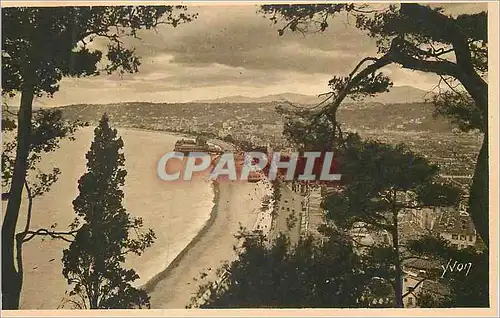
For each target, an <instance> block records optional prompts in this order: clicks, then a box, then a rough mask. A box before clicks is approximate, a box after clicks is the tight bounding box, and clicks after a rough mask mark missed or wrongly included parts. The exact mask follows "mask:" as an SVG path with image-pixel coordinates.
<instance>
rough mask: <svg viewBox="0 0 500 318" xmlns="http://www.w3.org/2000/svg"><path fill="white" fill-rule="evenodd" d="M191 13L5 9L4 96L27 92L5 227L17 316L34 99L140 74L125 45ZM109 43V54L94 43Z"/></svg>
mask: <svg viewBox="0 0 500 318" xmlns="http://www.w3.org/2000/svg"><path fill="white" fill-rule="evenodd" d="M185 10H186V8H185V7H183V6H93V7H38V8H37V7H15V8H5V9H4V10H2V95H3V96H4V95H8V96H13V95H14V94H16V93H20V95H21V102H20V108H19V112H18V114H17V144H16V155H15V161H14V168H13V171H12V182H11V186H10V189H9V193H8V197H9V200H8V203H7V208H6V212H5V216H4V220H3V223H2V278H3V279H2V306H3V308H4V309H17V308H18V307H19V295H20V291H21V279H20V275H19V273H18V271H17V270H16V267H15V260H14V249H15V248H14V245H15V242H14V241H15V238H14V237H15V231H16V226H17V220H18V217H19V208H20V204H21V198H22V191H23V187H24V180H25V176H26V171H27V169H28V156H29V150H30V144H31V142H30V136H31V121H32V108H33V105H32V104H33V98H34V97H35V96H41V95H43V94H47V95H49V96H52V95H53V94H54V93H55V92H56V91H57V90H58V88H59V86H58V83H59V81H60V80H61V79H62V78H63V77H65V76H76V77H80V76H91V75H97V74H99V72H100V70H98V68H97V65H98V62H100V61H101V60H104V62H105V66H104V69H103V70H104V71H105V72H106V73H112V72H115V71H117V72H120V73H123V72H130V73H134V72H137V71H138V67H139V65H140V61H139V58H138V57H137V56H136V54H135V52H134V50H133V49H128V48H126V47H125V45H124V43H123V41H122V39H123V38H124V37H127V36H132V37H136V36H137V32H138V30H140V29H152V28H155V27H156V26H158V25H159V24H169V25H172V26H174V27H175V26H177V25H179V24H180V23H184V22H189V21H191V20H192V19H193V18H195V17H196V15H190V14H187V13H185ZM95 38H102V39H105V40H106V41H107V52H106V54H104V53H103V52H102V51H100V50H94V49H92V48H90V47H89V45H88V43H90V42H92V41H93V40H94V39H95Z"/></svg>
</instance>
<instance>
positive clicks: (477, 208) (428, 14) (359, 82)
mask: <svg viewBox="0 0 500 318" xmlns="http://www.w3.org/2000/svg"><path fill="white" fill-rule="evenodd" d="M261 11H262V13H264V14H265V16H267V17H269V18H270V20H271V21H272V22H273V23H275V24H278V23H283V25H282V26H281V28H280V29H279V30H278V33H279V34H280V35H283V34H284V32H285V30H291V31H294V32H302V33H307V32H316V31H319V32H322V31H325V30H326V29H327V28H328V27H329V25H328V22H329V21H330V19H331V18H334V17H336V16H339V15H340V13H341V12H343V13H345V14H348V15H350V16H352V17H354V19H355V21H356V27H357V28H358V29H360V30H362V31H365V32H366V33H367V35H368V36H369V37H371V38H374V39H375V40H376V44H377V47H378V54H379V56H373V57H372V56H370V57H365V58H363V59H362V60H361V61H360V62H359V63H358V65H357V66H356V67H355V68H354V69H353V71H352V72H351V73H350V74H348V75H347V76H345V77H334V78H333V79H332V80H331V81H330V83H329V86H330V88H331V91H330V92H328V93H326V94H325V102H324V103H322V104H321V105H319V106H318V107H317V109H313V110H308V111H307V112H306V113H305V114H302V113H299V114H298V115H299V116H300V117H304V119H305V120H308V121H310V122H312V121H313V120H316V119H317V118H318V117H319V118H321V117H324V118H327V119H329V120H330V121H331V123H332V125H333V128H332V130H331V131H330V133H331V134H332V135H333V136H334V138H333V140H334V147H338V146H339V145H341V144H342V143H341V140H342V138H341V131H340V128H339V125H338V123H337V120H336V113H337V109H338V108H339V106H340V105H341V103H342V101H343V100H344V99H345V98H346V97H347V96H352V95H354V96H355V97H360V96H363V95H373V94H375V93H381V92H384V91H386V90H387V89H388V88H389V87H390V86H391V82H390V80H389V78H387V77H385V76H384V75H383V74H382V73H380V72H379V73H377V72H378V71H379V70H380V69H382V68H383V67H385V66H387V65H389V64H397V65H400V66H401V67H403V68H406V69H411V70H417V71H422V72H427V73H434V74H437V75H438V76H440V78H441V80H442V81H444V82H445V83H446V84H447V85H448V86H450V88H451V90H450V91H451V92H453V93H454V94H453V95H450V93H448V95H444V96H442V97H441V98H440V99H439V100H438V113H440V114H444V115H449V116H451V117H452V119H453V121H455V122H458V123H464V122H467V123H471V124H472V127H474V128H479V129H480V131H482V132H483V133H484V138H483V144H482V147H481V150H480V152H479V156H478V159H477V163H476V168H475V172H474V177H473V182H472V185H471V188H470V197H469V214H470V215H471V217H472V220H473V222H474V225H475V227H476V229H477V231H478V233H479V235H480V236H481V238H482V240H483V241H484V242H485V243H486V245H488V239H489V226H488V224H489V221H488V215H489V209H488V206H489V205H488V133H487V130H488V83H487V81H486V80H485V77H486V76H487V72H488V30H487V13H486V12H481V13H477V14H462V15H459V16H457V17H452V16H449V15H447V14H446V13H445V12H444V11H443V9H442V8H435V9H432V8H430V7H429V6H427V5H420V4H416V3H402V4H398V5H390V6H386V7H384V8H381V7H380V6H378V7H370V5H367V4H313V5H311V4H307V5H264V6H262V7H261ZM453 81H455V82H457V83H458V88H455V86H456V85H454V84H453V83H452V82H453ZM450 96H453V98H451V97H450ZM443 98H444V99H443ZM443 100H444V101H446V103H447V104H448V103H453V104H451V105H449V106H445V107H442V103H441V106H440V105H439V101H443ZM471 100H472V101H473V102H474V103H473V104H472V103H471ZM311 126H312V125H311Z"/></svg>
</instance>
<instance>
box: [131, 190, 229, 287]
mask: <svg viewBox="0 0 500 318" xmlns="http://www.w3.org/2000/svg"><path fill="white" fill-rule="evenodd" d="M212 189H213V191H214V198H213V205H212V210H211V211H210V216H209V218H208V220H207V221H206V222H205V224H204V225H203V227H202V228H201V229H200V230H199V231H198V233H196V235H195V236H194V237H193V239H192V240H191V241H189V243H188V244H187V245H186V246H185V247H184V248H183V249H182V250H181V251H180V253H179V254H177V256H176V257H175V258H174V259H173V260H172V261H171V262H170V263H169V264H168V266H167V267H166V268H165V269H164V270H162V271H161V272H159V273H158V274H156V275H155V276H153V277H152V278H151V279H149V280H148V281H147V282H146V283H145V284H144V285H142V286H141V287H140V288H141V289H144V290H145V291H146V292H148V293H150V292H152V291H154V290H155V288H156V286H157V285H158V283H159V282H161V281H162V280H164V279H165V278H166V277H167V276H168V274H169V273H170V272H171V271H172V270H173V269H174V268H176V267H177V266H179V264H180V263H181V261H182V260H183V258H184V257H185V256H186V255H187V254H188V253H189V250H190V249H191V248H192V247H193V246H195V245H196V244H197V243H198V242H199V241H200V240H201V239H202V238H203V236H204V235H205V234H206V233H207V232H208V231H209V230H210V228H211V227H212V225H213V224H214V222H215V220H216V218H217V212H218V206H219V200H220V185H219V182H218V181H217V180H213V181H212Z"/></svg>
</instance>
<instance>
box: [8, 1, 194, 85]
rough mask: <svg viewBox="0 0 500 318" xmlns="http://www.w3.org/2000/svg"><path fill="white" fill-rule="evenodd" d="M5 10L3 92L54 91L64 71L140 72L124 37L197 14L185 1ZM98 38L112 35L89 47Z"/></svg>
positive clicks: (71, 73)
mask: <svg viewBox="0 0 500 318" xmlns="http://www.w3.org/2000/svg"><path fill="white" fill-rule="evenodd" d="M2 15H3V16H2V20H3V25H2V26H3V28H2V33H3V43H2V44H3V45H2V75H3V76H2V92H3V93H15V92H19V91H21V90H22V88H23V87H25V86H26V85H32V86H33V88H34V93H35V95H41V94H43V93H47V94H48V95H52V94H54V93H55V92H56V91H57V90H58V89H59V86H58V83H59V81H60V80H61V79H62V77H64V76H77V77H80V76H90V75H98V74H100V72H102V71H104V72H106V73H112V72H115V71H118V72H120V73H125V72H128V73H134V72H137V71H138V67H139V65H140V61H139V58H138V57H137V56H136V54H135V51H134V49H131V48H126V47H125V46H124V43H123V40H122V39H123V38H124V37H127V36H131V37H137V34H138V31H139V30H141V29H152V28H156V27H157V26H158V25H160V24H169V25H172V26H174V27H176V26H177V25H179V24H181V23H185V22H189V21H191V20H192V19H193V18H196V15H193V14H188V13H187V12H186V7H184V6H93V7H45V8H44V7H41V8H37V7H16V8H6V9H4V10H2ZM96 38H105V39H107V40H108V44H107V47H106V49H107V51H106V52H103V51H101V50H100V49H95V48H91V45H89V44H90V43H91V42H93V41H94V40H95V39H96ZM101 60H104V65H103V67H102V69H98V62H100V61H101Z"/></svg>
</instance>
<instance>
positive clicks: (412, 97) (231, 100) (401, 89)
mask: <svg viewBox="0 0 500 318" xmlns="http://www.w3.org/2000/svg"><path fill="white" fill-rule="evenodd" d="M430 96H431V95H430V92H427V91H424V90H421V89H418V88H415V87H412V86H395V87H391V88H390V90H389V92H386V93H383V94H378V95H377V96H374V97H367V98H366V99H365V100H364V101H363V102H365V103H383V104H406V103H419V102H424V101H425V100H426V99H428V98H429V97H430ZM323 99H324V98H323V97H318V96H314V95H305V94H296V93H283V94H273V95H266V96H261V97H248V96H241V95H237V96H229V97H222V98H218V99H209V100H199V101H194V103H211V104H220V103H221V104H235V103H240V104H241V103H271V102H290V103H292V104H299V105H316V104H318V103H320V102H321V101H323ZM346 102H353V100H351V99H349V98H347V99H346Z"/></svg>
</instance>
